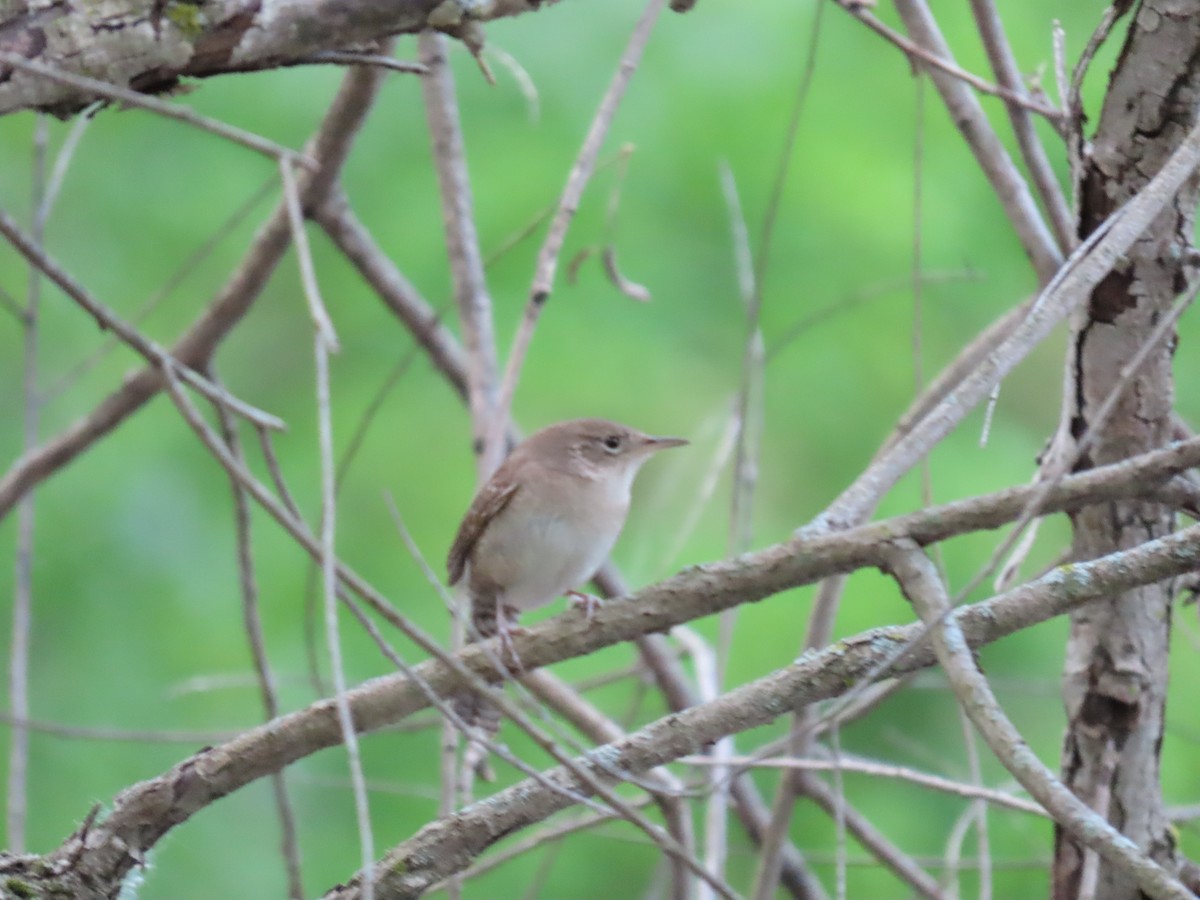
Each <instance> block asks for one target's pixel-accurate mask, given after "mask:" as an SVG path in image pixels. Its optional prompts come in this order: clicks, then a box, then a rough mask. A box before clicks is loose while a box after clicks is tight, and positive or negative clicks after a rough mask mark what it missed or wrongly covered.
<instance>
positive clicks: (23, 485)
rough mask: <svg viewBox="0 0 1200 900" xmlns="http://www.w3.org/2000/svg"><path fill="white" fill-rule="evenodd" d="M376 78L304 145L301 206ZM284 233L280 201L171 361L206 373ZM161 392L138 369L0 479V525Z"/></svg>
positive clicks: (359, 74)
mask: <svg viewBox="0 0 1200 900" xmlns="http://www.w3.org/2000/svg"><path fill="white" fill-rule="evenodd" d="M382 80H383V75H382V74H381V72H380V70H378V69H371V68H359V69H355V70H353V71H352V72H350V73H349V74H347V75H346V78H345V80H344V81H343V82H342V87H341V90H339V91H338V94H337V96H336V97H335V98H334V100H333V102H332V103H331V104H330V107H329V111H328V112H327V113H326V115H325V118H324V120H323V121H322V123H321V126H320V128H319V129H318V131H317V133H316V135H314V137H313V139H312V140H311V141H310V143H309V147H308V154H309V155H310V156H312V157H313V159H315V160H317V161H318V163H319V164H320V169H319V171H317V172H315V173H313V174H312V175H311V176H308V177H306V178H303V179H302V180H301V188H300V196H301V200H302V201H303V203H304V205H305V206H306V207H309V206H311V205H313V204H316V203H318V202H320V201H321V200H322V199H323V198H324V197H325V196H326V194H327V193H328V192H329V191H330V189H331V187H332V185H333V183H334V180H335V179H336V178H337V175H338V172H340V171H341V168H342V165H343V164H344V163H345V161H346V157H347V155H348V154H349V152H350V145H351V144H352V143H353V141H354V137H355V135H356V134H357V133H358V129H359V127H360V126H361V125H362V123H363V121H364V120H365V118H366V115H367V112H368V110H369V109H370V107H371V104H372V102H373V101H374V99H375V94H376V91H377V90H378V88H379V86H380V84H381V83H382ZM289 233H290V229H289V225H288V218H287V210H286V209H285V208H284V205H283V204H282V203H280V204H279V206H277V207H276V209H275V212H274V213H273V214H272V215H271V218H270V219H268V220H267V222H266V224H264V225H263V226H262V228H260V229H259V231H258V233H257V234H256V235H255V238H254V242H253V243H252V244H251V247H250V250H249V251H248V252H247V254H246V256H245V257H244V258H243V260H242V263H241V265H240V267H239V268H238V270H237V271H236V272H235V273H234V275H233V277H232V278H231V279H230V280H229V281H228V282H227V283H226V284H225V286H224V288H222V290H221V292H220V293H219V294H218V295H217V297H216V299H215V300H214V301H213V303H212V304H211V305H210V306H209V307H208V309H206V310H205V312H204V314H203V315H201V316H200V318H199V319H197V320H196V322H195V324H193V325H192V327H191V328H190V329H188V331H187V332H185V333H184V335H183V336H182V337H181V338H180V339H179V340H178V341H176V343H175V345H174V346H173V347H172V348H171V349H170V350H169V351H168V352H169V353H170V355H171V357H172V358H174V359H175V360H178V361H179V363H180V364H181V365H182V366H185V367H189V368H192V369H196V370H200V371H203V370H204V369H205V368H206V367H207V365H208V363H209V361H210V360H211V359H212V357H213V354H214V353H215V352H216V350H217V347H218V346H220V344H221V342H222V341H223V340H224V339H225V338H226V337H228V335H229V333H230V332H231V331H232V330H233V328H234V327H235V326H236V325H237V324H238V322H240V321H241V318H242V316H244V315H245V314H246V311H247V310H248V309H249V308H250V306H251V304H252V303H253V302H254V301H255V299H257V297H258V295H259V293H260V292H261V291H262V289H263V287H264V286H265V285H266V282H267V279H268V278H269V277H270V276H271V273H272V272H274V270H275V267H276V266H277V265H278V264H279V261H280V259H282V258H283V254H284V251H285V250H286V249H287V247H288V242H289V241H288V238H289ZM162 388H163V380H162V376H161V373H160V371H159V370H158V368H157V367H155V366H149V367H147V368H144V369H142V370H140V371H138V372H136V373H135V374H133V375H130V376H128V377H127V378H126V379H125V381H124V383H123V384H122V385H121V387H119V388H118V389H117V390H116V391H114V392H113V393H111V394H109V395H108V397H106V398H105V399H104V401H103V402H102V403H101V404H100V405H99V406H97V407H96V408H95V409H94V410H93V411H92V412H91V413H90V414H89V415H87V416H86V417H84V418H83V419H82V420H80V421H79V422H76V423H75V424H74V425H72V426H71V427H70V428H68V429H67V430H66V431H65V432H63V433H62V434H60V435H59V436H58V437H56V438H54V439H52V440H50V441H48V442H46V443H44V444H42V445H41V446H40V447H38V448H36V449H34V450H32V451H30V452H28V453H26V454H25V455H23V456H22V457H21V458H20V459H19V460H17V461H16V462H15V463H14V464H13V466H12V467H11V468H10V469H9V470H8V472H7V473H5V475H4V476H3V477H2V478H0V519H3V518H4V516H5V515H7V514H8V512H9V510H11V509H12V507H13V505H14V504H15V503H16V502H17V501H18V500H19V499H20V498H21V497H22V496H23V495H24V494H25V492H26V491H28V490H29V489H30V488H32V487H33V486H34V485H36V484H38V483H40V482H42V481H44V480H45V479H47V478H49V477H50V476H51V475H53V474H54V473H55V472H57V471H58V470H59V469H61V468H62V467H63V466H65V465H67V464H68V463H69V462H71V461H72V460H74V459H75V458H76V457H77V456H79V455H80V454H81V453H83V452H84V451H85V450H87V449H88V448H90V447H91V446H92V445H93V444H94V443H96V441H98V440H99V439H100V438H102V437H104V436H105V435H106V434H108V433H109V432H111V431H112V430H113V429H114V428H116V427H117V426H118V425H120V424H121V423H122V422H124V421H125V420H126V419H127V418H129V417H130V416H131V415H133V413H135V412H137V411H138V410H139V409H141V408H142V406H144V405H145V404H146V403H147V402H148V401H149V400H150V399H151V398H152V397H154V395H155V394H157V393H158V392H159V391H160V390H162Z"/></svg>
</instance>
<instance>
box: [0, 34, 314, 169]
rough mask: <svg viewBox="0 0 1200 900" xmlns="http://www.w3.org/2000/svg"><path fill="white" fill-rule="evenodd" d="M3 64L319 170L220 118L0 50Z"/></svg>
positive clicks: (306, 158) (299, 155)
mask: <svg viewBox="0 0 1200 900" xmlns="http://www.w3.org/2000/svg"><path fill="white" fill-rule="evenodd" d="M0 63H3V64H4V65H6V66H12V67H13V68H14V69H19V70H20V71H22V72H28V73H29V74H31V75H37V76H39V77H41V78H46V79H48V80H50V81H56V82H58V83H59V84H64V85H66V86H67V87H71V88H75V89H76V90H78V91H86V92H87V93H89V94H95V95H96V96H97V97H104V98H105V99H107V100H112V101H114V102H117V103H121V104H123V105H125V106H133V107H137V108H139V109H144V110H147V111H149V112H152V113H155V114H156V115H159V116H163V117H164V118H168V119H175V120H176V121H178V122H183V123H185V124H187V125H191V126H193V127H195V128H199V129H201V130H202V131H207V132H209V133H210V134H215V135H217V137H221V138H224V139H225V140H227V141H232V142H233V143H235V144H240V145H241V146H243V147H246V148H248V149H250V150H253V151H255V152H256V153H261V154H263V155H264V156H270V157H272V158H274V159H278V160H288V161H290V162H292V163H294V164H296V165H301V166H304V167H305V168H306V169H312V170H314V171H315V170H316V169H317V168H319V166H318V164H317V162H316V161H315V160H314V159H312V158H311V157H309V156H306V155H305V154H304V153H301V152H298V151H296V150H292V149H290V148H288V147H284V146H281V145H280V144H276V143H275V142H274V141H269V140H267V139H266V138H264V137H260V136H259V135H257V134H252V133H251V132H249V131H244V130H242V129H241V128H236V127H235V126H233V125H229V124H227V123H225V122H222V121H220V120H218V119H210V118H208V117H207V116H202V115H200V114H199V113H197V112H195V111H194V110H192V109H190V108H188V107H186V106H180V105H179V104H177V103H168V102H166V101H165V100H159V99H158V98H157V97H151V96H149V95H147V94H142V93H139V92H138V91H134V90H130V89H129V88H123V87H120V86H119V85H115V84H110V83H109V82H107V81H100V80H99V79H97V78H89V77H88V76H86V75H76V74H74V73H72V72H64V71H62V70H61V69H56V68H54V67H53V66H47V65H45V64H44V63H40V62H34V61H33V60H30V59H26V58H25V57H24V56H21V55H19V54H17V53H9V52H7V51H0Z"/></svg>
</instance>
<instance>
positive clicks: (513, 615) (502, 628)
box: [496, 603, 529, 674]
mask: <svg viewBox="0 0 1200 900" xmlns="http://www.w3.org/2000/svg"><path fill="white" fill-rule="evenodd" d="M528 633H529V632H528V629H525V628H522V627H521V626H520V625H518V624H517V609H516V607H513V606H504V605H502V604H500V603H497V604H496V634H497V635H498V636H499V637H500V661H501V662H503V661H504V653H505V651H508V655H509V657H511V659H512V663H513V664H512V669H513V673H514V674H516V673H520V672H522V671H524V669H525V667H524V666H523V665H522V664H521V657H519V656H517V648H516V647H515V646H514V645H513V635H515V634H528Z"/></svg>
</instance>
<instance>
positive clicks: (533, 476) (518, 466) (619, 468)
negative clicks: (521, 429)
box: [446, 419, 687, 733]
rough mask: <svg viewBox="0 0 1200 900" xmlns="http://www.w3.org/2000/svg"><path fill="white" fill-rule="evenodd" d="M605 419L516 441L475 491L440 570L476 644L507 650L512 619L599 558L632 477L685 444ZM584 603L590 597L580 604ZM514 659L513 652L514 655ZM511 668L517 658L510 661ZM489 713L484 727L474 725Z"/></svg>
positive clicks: (468, 713)
mask: <svg viewBox="0 0 1200 900" xmlns="http://www.w3.org/2000/svg"><path fill="white" fill-rule="evenodd" d="M686 443H687V441H685V440H682V439H681V438H665V437H651V436H650V435H646V434H642V433H641V432H640V431H636V430H634V429H633V428H629V427H628V426H626V425H618V424H617V423H616V422H606V421H605V420H603V419H575V420H572V421H569V422H559V423H558V424H557V425H551V426H549V427H548V428H543V429H542V430H541V431H539V432H537V433H536V434H534V435H532V436H530V437H529V438H527V439H526V440H525V441H523V442H522V443H521V444H520V445H519V446H518V447H517V448H516V449H515V450H513V452H512V453H511V454H510V455H509V457H508V459H506V460H505V461H504V464H503V465H501V466H500V468H499V469H497V470H496V473H495V474H494V475H492V477H491V478H490V479H489V480H488V482H487V484H485V485H484V486H483V487H482V488H481V489H480V491H479V493H478V494H476V495H475V499H474V500H473V501H472V503H471V506H470V508H469V509H468V510H467V514H466V516H465V517H464V518H463V521H462V524H461V525H460V526H459V528H458V534H457V536H456V537H455V538H454V544H453V545H452V546H451V547H450V554H449V557H448V558H447V561H446V565H447V569H448V570H449V574H450V583H451V584H452V585H453V584H458V583H459V582H460V581H461V582H464V583H465V584H466V589H467V594H468V597H469V599H470V603H471V618H472V621H473V622H474V625H475V631H476V633H477V635H478V637H479V638H489V637H493V636H494V635H496V634H499V635H500V636H501V639H502V641H503V642H504V645H505V646H507V647H508V650H509V652H510V653H512V647H511V636H510V635H511V632H512V631H513V630H514V628H515V627H516V619H517V615H518V614H519V613H520V612H522V611H524V610H527V609H534V608H536V607H539V606H544V605H545V604H547V603H549V602H550V601H551V600H553V599H554V598H555V597H559V596H563V595H564V594H571V595H573V596H576V597H579V598H583V597H584V595H582V594H578V593H577V592H576V591H575V589H576V588H578V587H579V586H580V585H582V584H584V583H585V582H586V581H587V580H588V579H589V578H591V577H592V575H594V574H595V573H596V570H597V569H599V568H600V565H601V564H602V563H603V562H604V560H605V558H607V556H608V554H609V551H611V550H612V547H613V544H615V543H616V541H617V536H618V535H619V534H620V533H621V527H622V526H623V525H624V524H625V515H626V513H627V512H628V511H629V493H630V488H631V486H632V485H633V479H634V476H635V475H637V473H638V470H639V469H641V467H642V464H643V463H645V462H646V460H647V459H649V458H650V456H651V455H652V454H653V453H654V452H655V451H657V450H664V449H666V448H667V447H678V446H680V445H682V444H686ZM587 599H588V601H589V609H590V603H592V602H595V601H594V598H587ZM512 655H513V656H514V659H515V653H514V654H512ZM516 662H517V663H518V665H519V661H516ZM472 697H473V700H468V699H466V698H465V697H460V698H459V699H458V701H457V704H456V705H457V708H458V711H459V714H460V715H461V716H462V717H463V719H464V720H466V721H467V723H468V724H470V725H481V726H482V727H485V728H488V726H490V728H488V730H490V731H492V732H493V733H494V732H495V729H496V727H498V726H499V718H498V712H497V711H495V708H494V707H491V710H488V711H486V713H485V707H488V706H491V705H490V704H487V702H486V700H485V699H484V698H482V697H478V696H475V695H472ZM488 715H490V717H491V718H492V721H491V722H481V721H480V720H481V719H482V718H485V717H486V716H488Z"/></svg>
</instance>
